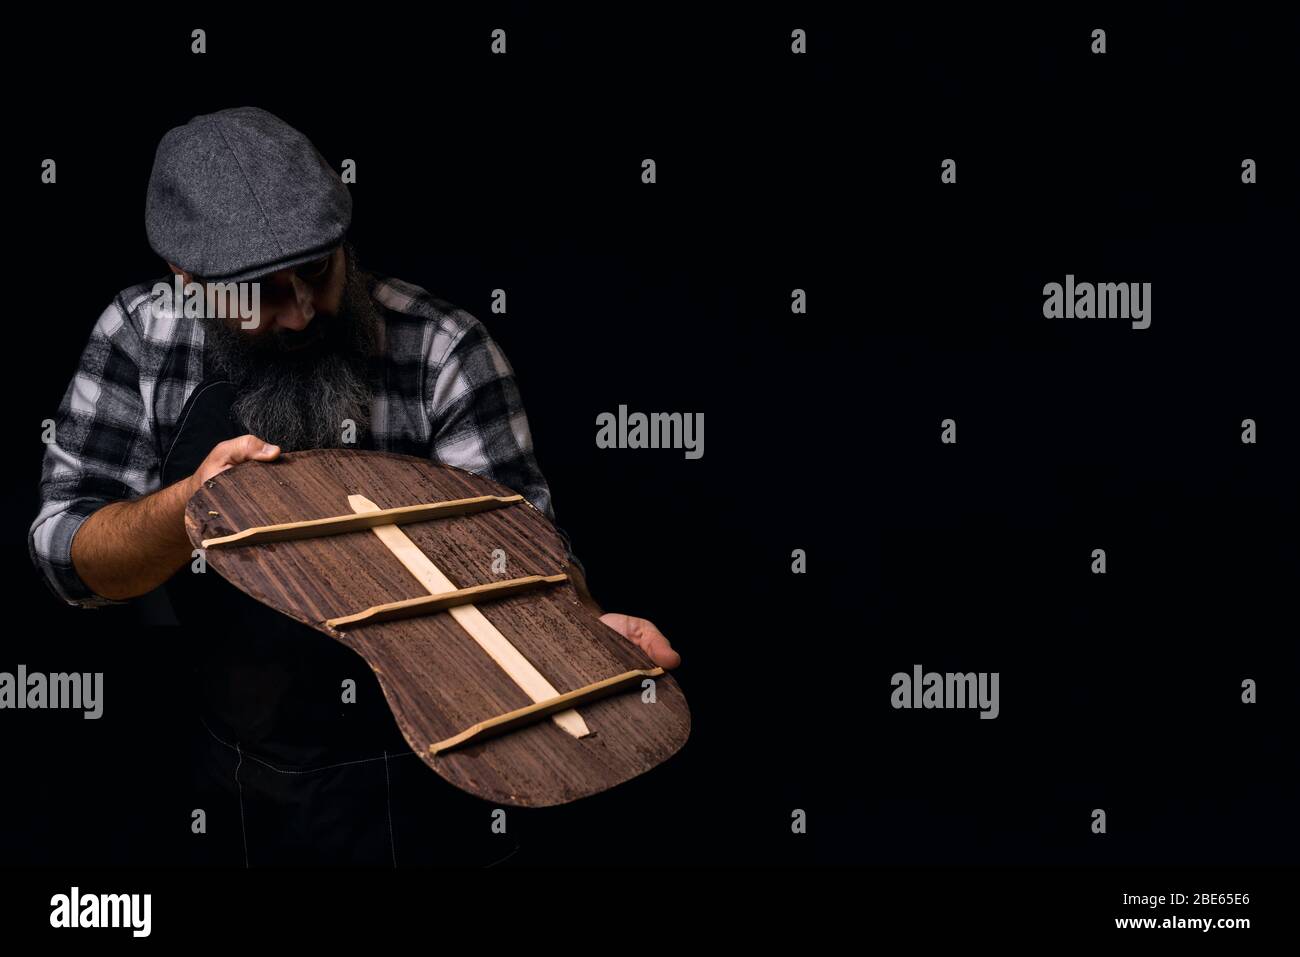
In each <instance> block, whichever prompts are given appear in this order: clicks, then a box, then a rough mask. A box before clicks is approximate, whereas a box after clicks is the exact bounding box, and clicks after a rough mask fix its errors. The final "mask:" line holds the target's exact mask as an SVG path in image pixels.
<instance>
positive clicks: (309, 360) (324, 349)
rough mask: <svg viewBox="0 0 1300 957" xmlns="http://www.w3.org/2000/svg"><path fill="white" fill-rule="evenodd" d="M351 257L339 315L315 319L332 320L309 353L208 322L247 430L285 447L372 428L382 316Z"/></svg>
mask: <svg viewBox="0 0 1300 957" xmlns="http://www.w3.org/2000/svg"><path fill="white" fill-rule="evenodd" d="M346 258H347V276H346V281H345V286H344V291H343V298H342V301H341V303H340V305H339V310H338V314H337V315H334V316H328V315H325V314H323V313H318V314H317V315H316V317H315V319H313V320H312V321H313V322H322V321H325V322H327V323H328V324H329V325H328V326H327V327H326V335H325V337H324V340H323V341H322V342H321V343H318V344H317V345H316V346H315V347H313V348H311V349H309V350H306V351H307V352H308V353H309V354H308V355H305V356H300V355H296V354H293V353H288V352H283V351H280V350H278V349H274V348H267V347H266V346H265V345H263V346H262V347H260V348H259V347H257V346H256V345H253V344H252V343H250V339H249V337H248V336H247V334H245V333H241V332H239V331H237V330H233V329H229V328H227V327H226V326H224V325H222V324H220V323H219V322H210V323H209V324H208V325H207V326H206V338H207V343H208V346H207V347H208V349H209V354H210V356H211V358H212V361H213V365H214V368H215V369H216V370H217V371H218V372H220V373H221V374H223V375H224V376H225V377H226V378H228V379H230V380H231V383H232V384H233V386H234V390H235V395H236V399H235V402H234V404H233V405H232V407H231V408H232V411H233V413H234V415H235V417H236V418H237V419H238V420H239V422H240V423H241V424H242V425H243V427H244V428H245V429H246V430H247V431H249V432H250V433H252V434H253V435H256V436H257V437H258V438H261V439H264V440H266V441H267V442H270V443H272V444H274V445H278V446H280V448H281V449H282V450H284V451H286V452H294V451H301V450H305V449H324V448H339V447H342V446H345V445H350V446H352V447H355V444H358V443H360V442H361V441H362V439H363V438H364V436H365V435H366V434H367V433H368V431H369V427H370V402H371V398H372V389H371V386H370V375H369V366H370V359H371V356H373V355H374V353H375V350H376V345H377V341H378V335H379V327H380V323H381V319H380V317H379V313H378V311H377V310H376V309H375V306H374V303H373V302H372V301H371V299H370V295H369V293H368V292H367V290H366V285H367V283H366V276H365V274H364V273H362V272H361V271H360V270H359V268H358V267H357V266H356V259H355V256H354V255H353V253H352V250H351V248H350V247H349V248H347V249H346ZM349 423H351V428H349ZM349 440H351V441H349Z"/></svg>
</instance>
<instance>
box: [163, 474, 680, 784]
mask: <svg viewBox="0 0 1300 957" xmlns="http://www.w3.org/2000/svg"><path fill="white" fill-rule="evenodd" d="M511 491H512V490H511V489H507V488H505V487H504V486H502V485H500V484H498V483H496V482H493V481H490V480H489V479H486V478H483V477H481V476H477V475H473V474H471V473H469V472H465V471H462V470H460V469H455V468H452V467H450V466H445V465H437V464H434V463H431V462H427V461H425V460H423V459H418V458H412V457H409V456H401V455H390V454H387V453H380V452H359V451H345V450H321V451H314V452H299V453H292V454H287V455H284V456H282V457H281V458H280V460H278V461H276V462H273V463H256V462H254V463H247V464H244V465H240V466H236V467H235V468H233V469H230V470H229V471H227V472H223V473H222V474H221V475H218V476H217V477H216V478H214V479H212V480H211V481H209V482H207V483H206V484H205V486H204V487H203V488H202V489H200V490H199V491H198V492H197V493H196V494H195V495H194V497H193V498H192V499H191V500H190V503H189V507H188V509H187V512H186V527H187V530H188V532H189V535H190V539H191V540H192V541H193V542H194V543H195V544H196V545H197V544H199V543H201V542H202V540H203V539H206V538H216V537H219V536H222V535H229V534H233V533H234V532H238V531H242V530H244V529H246V528H249V527H250V526H254V525H271V524H278V523H282V522H294V521H304V520H308V519H316V518H326V517H328V516H331V515H342V514H348V513H350V512H351V508H350V507H349V505H348V500H347V499H348V496H349V495H354V494H359V495H364V496H365V497H366V498H368V499H370V500H371V501H372V502H374V503H375V504H376V505H378V506H379V507H380V508H395V507H398V506H402V505H414V504H419V503H423V502H436V501H445V500H447V499H456V498H467V497H469V496H474V495H505V494H510V493H511ZM211 513H216V514H211ZM401 528H402V531H403V532H404V533H405V534H406V535H407V536H408V537H409V538H410V539H411V540H412V541H413V542H414V543H415V544H416V545H417V546H418V547H419V548H420V550H421V551H422V552H424V554H425V555H427V556H428V557H429V559H430V560H431V561H432V562H433V563H434V564H435V565H436V566H438V568H439V569H440V570H441V571H442V572H443V573H444V574H445V575H446V576H447V577H448V578H449V579H451V581H452V582H453V583H454V584H455V585H456V586H457V587H461V588H464V587H468V586H470V585H477V584H484V583H487V582H492V581H498V580H501V579H502V578H513V577H518V576H522V575H534V574H536V575H549V574H554V573H556V572H560V571H564V570H565V564H566V561H565V551H564V546H563V543H562V542H561V540H560V536H559V534H558V533H557V532H556V531H555V528H554V527H553V526H552V525H551V524H550V522H548V521H547V519H546V517H545V516H544V515H542V514H541V513H540V512H538V511H537V509H535V508H534V507H533V506H532V505H530V504H529V503H527V502H522V503H520V504H517V505H510V506H507V507H505V508H501V509H497V510H494V511H488V512H481V513H478V514H475V515H465V516H457V517H454V518H446V519H438V520H435V521H432V522H419V523H414V524H409V525H403V526H401ZM498 548H500V549H503V550H504V551H505V554H506V560H507V572H506V574H504V575H498V574H494V573H493V572H492V569H491V566H492V552H493V550H494V549H498ZM207 562H208V566H209V567H210V568H212V569H214V570H216V571H217V572H218V573H219V574H221V575H223V576H224V577H225V578H227V579H228V580H229V581H231V582H232V583H233V584H235V585H236V586H237V587H239V588H241V589H243V590H244V591H245V592H247V593H248V594H250V595H252V596H253V597H254V598H256V599H257V600H259V601H261V602H263V603H264V604H267V605H269V606H270V607H272V608H274V609H276V610H277V611H280V612H282V613H284V614H286V615H289V616H291V617H293V618H296V619H297V620H299V621H302V622H305V623H306V624H308V625H311V626H312V627H314V628H317V629H319V630H320V631H321V640H322V641H339V642H341V643H342V644H344V645H346V646H347V647H349V648H351V649H352V650H353V651H355V652H356V653H357V654H359V655H361V656H362V657H363V658H364V659H365V660H366V662H367V663H368V664H369V665H370V667H371V668H372V669H373V670H374V671H375V674H376V676H377V677H378V680H379V684H380V687H382V688H383V691H384V695H385V697H386V698H387V700H388V704H389V707H390V708H391V709H392V711H393V716H394V718H395V719H396V721H397V725H398V727H399V728H400V729H401V731H402V734H403V735H404V736H405V738H406V740H407V742H408V743H409V744H410V745H411V747H412V749H413V750H415V751H416V752H417V753H419V754H421V755H422V756H423V758H424V760H425V763H426V764H428V765H429V766H430V767H431V768H433V770H434V771H436V772H437V773H438V774H440V775H441V776H442V777H444V778H445V779H446V780H448V781H449V782H451V783H452V784H454V785H456V786H457V787H459V788H462V789H464V790H466V791H469V792H470V793H472V794H475V795H478V796H479V797H482V798H484V799H486V800H490V801H493V802H496V803H500V804H512V805H523V806H529V807H540V806H546V805H551V804H560V803H564V802H566V801H572V800H575V799H577V798H580V797H584V796H586V795H589V794H595V793H598V792H600V791H603V790H605V789H607V788H610V787H613V786H614V785H616V784H619V783H621V782H623V781H626V780H628V779H629V778H632V777H635V776H636V775H638V774H642V773H644V772H646V771H648V770H650V769H651V768H653V767H654V766H655V765H657V764H660V763H661V762H663V761H665V760H667V759H668V758H669V757H671V756H672V755H673V754H674V753H676V752H677V750H678V749H679V748H681V746H682V745H683V744H684V743H685V742H686V739H687V737H688V735H689V733H690V711H689V709H688V708H687V705H686V699H685V697H684V695H683V694H682V692H681V689H680V688H679V687H678V685H677V683H676V681H674V680H673V679H672V678H671V677H670V676H669V675H667V674H665V675H661V676H660V677H659V678H657V679H656V695H657V701H656V702H655V703H653V704H647V703H644V702H643V701H642V699H641V695H640V693H639V691H637V690H632V691H627V692H623V693H620V694H617V695H615V696H612V697H609V698H605V699H602V700H599V701H596V702H593V703H591V704H589V705H584V706H582V707H581V708H580V709H579V713H580V714H581V715H582V716H583V719H584V720H585V721H586V722H587V725H588V727H589V728H590V729H591V731H592V732H593V733H592V734H591V735H589V736H587V737H585V738H582V739H577V738H574V737H572V736H571V735H569V734H567V733H566V732H564V731H563V730H561V729H560V728H559V727H557V726H556V725H555V724H554V722H552V721H551V720H550V719H546V720H544V721H541V722H539V723H537V724H533V725H530V726H528V727H525V728H520V729H517V730H514V731H511V732H509V733H507V734H505V735H503V736H501V737H498V738H492V739H488V740H487V741H484V742H482V743H479V744H475V745H471V746H468V747H465V748H463V749H460V750H456V751H451V752H448V753H444V754H440V755H438V756H436V757H430V756H429V754H428V747H429V745H430V744H431V743H433V742H434V741H439V740H442V739H444V738H448V737H450V736H452V735H453V734H456V733H458V732H460V731H463V730H464V729H466V728H468V727H469V726H470V725H472V724H475V723H476V722H479V721H483V720H486V719H488V718H491V717H494V716H496V715H498V714H502V713H504V712H506V711H510V710H513V709H515V708H520V707H523V706H525V705H528V704H530V703H531V699H530V698H529V697H528V695H527V694H525V693H524V691H523V690H522V689H520V688H519V687H518V686H517V685H515V683H514V682H513V681H512V680H511V679H510V678H509V677H508V676H507V675H506V674H505V672H504V671H502V670H501V669H500V668H499V667H498V666H497V665H496V663H495V662H493V661H492V659H491V658H490V657H489V656H488V655H487V653H486V652H485V651H483V649H482V648H480V647H479V645H478V644H477V643H476V642H475V641H474V639H473V638H472V637H470V635H469V634H468V633H466V632H465V631H464V630H463V629H462V628H461V627H460V626H459V625H458V624H457V623H456V621H455V620H454V619H453V618H452V617H451V616H450V614H448V613H447V612H440V613H437V614H433V615H428V616H423V617H419V618H411V619H406V620H402V621H390V622H380V623H375V624H368V625H363V626H359V627H356V628H355V629H353V630H351V631H349V632H347V633H344V634H341V635H340V634H337V633H331V632H330V631H329V630H327V629H326V628H325V626H324V622H325V621H326V620H327V619H330V618H336V617H340V616H342V615H347V614H352V613H354V612H358V611H362V610H364V609H366V608H368V607H370V606H371V605H377V604H382V603H384V602H390V601H398V600H400V599H403V598H416V597H419V596H421V595H426V594H428V592H427V591H426V590H425V589H424V587H423V586H422V585H421V584H420V583H419V582H418V581H417V580H416V579H415V578H414V576H413V575H412V574H411V573H410V572H409V571H408V570H407V569H406V568H405V567H404V566H403V565H402V563H401V562H400V561H399V560H398V559H397V558H396V557H395V556H394V555H393V554H392V553H391V552H390V551H389V550H388V548H387V547H386V546H385V545H384V543H383V542H381V541H380V540H379V538H378V537H377V536H376V535H375V534H374V533H373V532H372V531H370V530H368V529H367V530H364V531H357V532H348V533H345V534H341V535H333V536H329V537H325V538H316V539H308V540H304V541H292V542H273V543H267V544H262V545H247V546H231V547H224V548H212V549H209V550H208V553H207ZM479 608H480V610H481V611H482V612H483V614H484V615H485V616H486V617H487V618H488V620H489V621H491V622H492V624H493V625H494V626H495V627H496V628H497V629H498V630H499V631H500V632H501V633H502V634H503V635H505V636H506V638H508V639H509V640H510V642H511V644H513V645H514V646H515V647H516V648H517V649H518V650H519V651H520V653H521V654H523V655H524V657H525V658H527V659H528V660H529V661H530V662H531V663H532V664H533V666H534V667H536V668H537V670H538V671H539V672H541V674H542V675H543V676H545V677H546V679H547V680H548V681H549V682H550V683H551V684H552V685H553V686H554V687H555V688H556V690H557V691H558V692H560V693H563V692H566V691H571V690H573V689H575V688H579V687H582V686H583V685H587V684H590V683H592V682H595V681H599V680H601V679H603V678H608V677H611V676H613V675H616V674H619V673H621V672H624V671H628V670H631V669H634V668H650V667H653V662H651V661H650V659H649V658H648V657H647V656H646V655H645V654H644V653H643V652H642V651H641V650H640V649H639V648H637V647H636V646H635V645H633V644H632V643H630V642H628V641H626V640H625V639H624V638H623V637H622V636H621V635H619V634H618V633H617V632H615V631H613V630H612V629H611V628H609V627H607V626H606V625H605V624H603V623H602V622H601V621H600V620H599V619H598V618H597V617H596V616H595V615H594V614H593V613H592V612H591V611H590V610H589V609H587V608H586V606H584V605H583V604H582V603H581V602H580V601H579V600H578V595H577V592H576V590H575V589H574V587H573V585H572V584H571V583H568V582H565V583H563V584H560V585H556V586H551V587H548V588H546V589H544V590H542V591H537V592H533V593H529V594H524V595H517V596H513V597H510V598H505V599H501V600H499V601H493V602H485V603H483V604H482V605H480V606H479ZM213 613H214V614H219V613H220V609H214V610H213Z"/></svg>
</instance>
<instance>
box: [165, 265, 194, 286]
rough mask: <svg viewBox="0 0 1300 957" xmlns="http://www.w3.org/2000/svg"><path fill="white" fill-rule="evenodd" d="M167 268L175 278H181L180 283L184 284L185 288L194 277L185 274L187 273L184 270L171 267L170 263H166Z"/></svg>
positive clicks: (178, 267)
mask: <svg viewBox="0 0 1300 957" xmlns="http://www.w3.org/2000/svg"><path fill="white" fill-rule="evenodd" d="M167 268H168V269H170V270H171V271H172V272H173V273H175V274H176V275H177V276H180V277H181V282H183V283H184V284H185V285H187V286H188V285H189V284H190V283H191V282H193V281H194V277H193V276H191V275H190V274H189V273H187V272H186V271H185V270H184V269H182V268H181V267H180V266H174V265H172V264H171V263H168V264H167Z"/></svg>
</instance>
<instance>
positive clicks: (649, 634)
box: [600, 612, 682, 668]
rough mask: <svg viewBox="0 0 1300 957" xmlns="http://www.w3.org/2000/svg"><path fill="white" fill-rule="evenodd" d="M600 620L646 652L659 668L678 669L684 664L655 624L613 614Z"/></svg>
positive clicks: (641, 619)
mask: <svg viewBox="0 0 1300 957" xmlns="http://www.w3.org/2000/svg"><path fill="white" fill-rule="evenodd" d="M600 620H601V621H603V622H604V623H605V624H607V625H609V627H611V628H613V629H614V630H615V631H617V632H618V633H619V634H620V635H622V636H623V637H624V638H626V639H627V640H628V641H630V642H632V643H633V644H634V645H636V646H637V647H638V648H640V649H641V650H642V651H644V652H645V653H646V654H647V655H649V656H650V660H651V661H653V662H654V663H655V664H657V665H659V667H661V668H676V667H677V666H678V665H680V664H681V663H682V656H681V655H679V654H678V653H677V652H676V651H674V650H673V646H672V644H671V643H669V641H668V639H667V638H666V637H665V636H664V633H663V632H662V631H660V630H659V629H658V628H657V627H656V626H655V624H654V622H652V621H647V620H646V619H644V618H634V617H632V616H631V615H620V614H616V613H613V612H611V613H609V614H605V615H601V616H600Z"/></svg>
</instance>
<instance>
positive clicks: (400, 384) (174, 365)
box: [28, 277, 582, 607]
mask: <svg viewBox="0 0 1300 957" xmlns="http://www.w3.org/2000/svg"><path fill="white" fill-rule="evenodd" d="M153 288H154V284H153V283H147V284H141V285H138V286H133V287H131V288H129V289H126V290H123V291H122V292H121V293H119V294H118V296H117V297H116V298H115V299H114V300H113V302H112V303H111V304H110V305H109V307H108V308H107V309H105V310H104V312H103V314H102V315H101V316H100V317H99V321H98V322H96V323H95V327H94V329H93V330H92V332H91V334H90V341H89V342H88V343H87V345H86V348H85V350H84V351H83V352H82V354H81V361H80V365H79V368H78V369H77V373H76V375H75V376H73V379H72V382H71V383H69V385H68V388H67V391H66V392H65V393H64V396H63V401H62V402H61V403H60V405H59V411H58V416H57V418H56V420H55V431H54V435H55V440H54V441H53V442H52V443H51V444H50V445H49V446H48V447H47V449H46V452H45V459H44V463H43V467H42V470H41V483H40V512H39V514H38V515H37V516H36V521H35V522H34V523H33V524H32V527H31V530H30V532H29V533H28V548H29V551H30V552H31V557H32V561H33V562H34V563H35V565H36V567H37V568H38V569H40V571H41V572H42V573H43V575H44V578H45V580H46V581H47V582H48V584H49V585H50V587H51V588H52V589H53V591H54V592H55V594H56V595H57V596H58V597H60V598H61V599H63V600H64V601H65V602H67V603H69V604H72V605H81V606H84V607H94V606H97V605H105V604H117V603H116V602H112V601H110V600H109V599H105V598H103V597H102V596H99V595H96V594H95V593H94V592H93V591H91V589H89V588H88V587H87V586H86V584H85V582H83V581H82V580H81V578H80V576H79V575H78V574H77V572H76V569H74V568H73V565H72V539H73V536H74V535H76V533H77V530H78V529H79V528H81V524H82V523H83V522H84V521H85V520H86V519H87V518H88V517H89V516H90V515H91V514H92V513H94V512H95V511H96V510H98V509H99V508H101V507H103V506H104V505H107V504H108V503H110V502H113V501H118V500H122V499H133V498H138V497H141V496H144V495H147V494H148V493H150V492H153V491H156V490H157V489H158V488H159V487H160V475H161V472H162V465H163V458H164V456H165V455H166V451H167V449H169V448H170V446H171V442H172V439H173V437H174V436H175V435H176V432H177V429H178V422H177V419H178V418H179V416H180V413H181V411H182V409H183V407H184V405H185V402H186V400H187V399H188V398H189V396H190V394H191V393H192V392H193V391H194V390H195V388H197V387H198V385H199V384H200V382H201V381H202V380H203V377H204V362H203V328H202V325H201V324H200V323H199V321H198V320H195V319H192V318H186V317H184V316H179V315H177V314H176V313H175V311H174V310H173V311H167V310H161V311H158V313H157V314H156V313H155V309H154V302H153ZM370 296H371V298H372V299H373V300H374V302H375V305H376V306H377V307H378V310H379V313H380V316H381V317H382V319H383V328H382V333H381V341H382V347H381V349H380V350H379V351H380V355H379V356H378V357H377V359H376V361H375V363H374V366H373V368H374V375H375V384H376V388H375V391H374V396H373V399H372V402H371V435H370V445H371V446H372V447H373V448H375V449H379V450H382V451H389V452H400V453H404V454H407V455H419V456H425V457H428V458H429V459H431V460H433V461H436V462H444V463H446V464H448V465H455V466H458V467H460V468H463V469H466V470H468V471H471V472H477V473H478V474H480V475H485V476H487V477H488V478H491V479H494V480H495V481H497V482H500V483H501V484H502V485H505V486H507V487H509V488H511V489H513V490H515V491H516V492H519V493H520V494H522V495H523V496H524V497H525V498H527V499H528V500H529V501H530V502H532V503H533V504H534V505H535V506H537V508H538V509H539V510H540V511H541V512H542V513H543V514H544V515H546V516H547V518H549V519H551V520H552V521H554V517H555V516H554V512H553V510H552V506H551V494H550V489H549V488H548V486H547V484H546V479H545V478H544V477H543V476H542V473H541V471H540V469H539V468H538V465H537V460H536V458H535V456H534V454H533V444H532V436H531V433H530V431H529V428H528V418H527V416H526V415H525V413H524V407H523V403H522V401H521V399H520V396H519V390H518V388H517V387H516V385H515V380H514V371H513V370H512V369H511V367H510V363H509V362H508V361H507V360H506V357H505V354H504V353H503V352H502V351H501V349H500V347H499V346H498V345H497V344H496V343H495V342H494V341H493V340H492V338H491V337H490V336H489V335H488V332H487V330H486V329H485V328H484V327H483V325H482V324H481V323H480V322H479V321H478V320H477V319H475V318H474V317H473V316H472V315H470V314H469V313H467V312H465V311H464V310H461V309H458V308H456V307H455V306H453V305H451V304H450V303H447V302H444V301H442V300H441V299H437V298H435V297H434V296H432V295H430V294H429V293H428V292H426V291H425V290H423V289H421V288H419V287H418V286H412V285H410V284H408V283H405V282H401V281H400V280H396V279H391V278H381V277H373V278H372V280H371V283H370ZM560 535H561V537H562V539H563V540H564V543H565V548H566V550H568V552H569V560H570V561H571V562H573V563H574V564H575V565H577V566H578V568H579V569H581V567H582V566H581V564H580V563H578V562H577V560H576V558H575V557H574V556H573V554H572V549H571V548H570V547H569V538H568V536H567V535H566V534H565V533H564V531H563V530H560Z"/></svg>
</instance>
